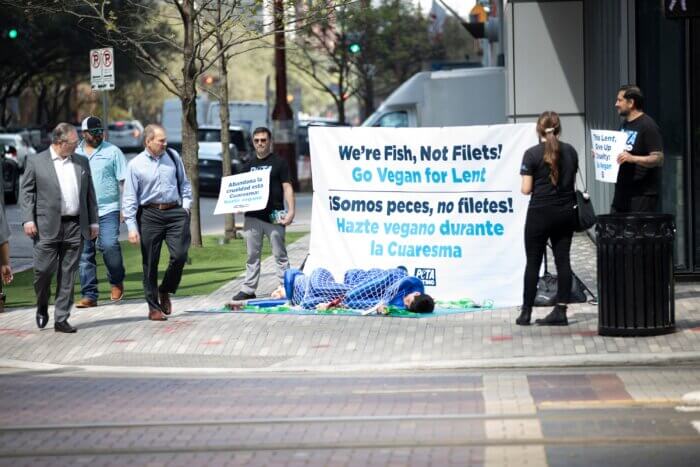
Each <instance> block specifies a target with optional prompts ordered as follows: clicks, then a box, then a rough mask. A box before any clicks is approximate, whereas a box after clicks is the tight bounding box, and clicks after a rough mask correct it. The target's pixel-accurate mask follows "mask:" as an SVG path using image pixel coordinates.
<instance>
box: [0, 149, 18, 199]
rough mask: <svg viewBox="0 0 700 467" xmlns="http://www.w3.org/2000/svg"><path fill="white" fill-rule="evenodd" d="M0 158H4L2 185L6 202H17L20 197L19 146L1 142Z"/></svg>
mask: <svg viewBox="0 0 700 467" xmlns="http://www.w3.org/2000/svg"><path fill="white" fill-rule="evenodd" d="M0 158H2V165H1V167H2V185H3V189H4V190H3V191H4V196H5V204H16V203H17V200H18V199H19V173H20V170H19V165H18V164H17V148H15V147H14V146H10V145H8V144H1V143H0Z"/></svg>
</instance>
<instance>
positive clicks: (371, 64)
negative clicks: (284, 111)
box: [290, 0, 445, 122]
mask: <svg viewBox="0 0 700 467" xmlns="http://www.w3.org/2000/svg"><path fill="white" fill-rule="evenodd" d="M328 18H329V19H328V21H326V22H322V23H317V24H313V25H310V26H309V27H307V28H304V29H303V30H302V31H300V33H299V34H298V35H297V38H296V42H295V45H296V50H295V51H294V54H293V55H292V58H291V60H290V61H291V63H292V65H293V66H294V67H295V68H296V69H297V70H298V71H299V72H300V73H301V74H302V75H306V78H307V80H308V81H310V82H312V83H313V84H314V86H315V88H316V89H318V90H320V91H323V92H326V93H327V94H328V95H330V96H331V98H332V99H333V101H334V102H335V104H336V107H337V112H338V119H339V120H340V121H341V122H342V121H344V120H345V107H346V105H347V103H346V100H347V99H348V98H349V97H351V96H356V97H358V98H359V101H360V107H361V108H362V117H363V118H364V117H366V116H367V115H369V114H370V113H371V112H372V111H373V110H374V101H375V97H376V96H386V95H388V94H389V93H390V92H391V91H393V90H394V89H395V88H396V87H397V86H398V85H399V84H401V83H402V82H404V81H405V80H406V79H408V78H409V77H410V76H412V75H413V74H415V73H417V72H418V71H420V70H422V69H423V68H424V67H425V64H426V63H427V62H429V61H431V60H436V59H442V58H444V55H445V48H444V45H443V44H442V43H440V42H435V41H433V40H432V38H431V37H430V36H429V26H430V21H429V19H428V18H426V17H425V16H424V15H423V13H422V12H421V11H420V9H419V7H418V6H416V5H414V4H413V3H411V2H405V1H399V0H381V2H380V3H379V4H378V5H373V4H372V3H371V2H370V1H369V0H361V1H359V2H356V3H352V4H348V5H347V6H345V7H343V8H342V9H337V8H336V9H335V10H334V14H332V15H329V16H328ZM352 44H357V46H358V47H359V51H357V50H355V51H350V50H349V46H350V45H352Z"/></svg>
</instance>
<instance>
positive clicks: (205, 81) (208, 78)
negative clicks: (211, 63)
mask: <svg viewBox="0 0 700 467" xmlns="http://www.w3.org/2000/svg"><path fill="white" fill-rule="evenodd" d="M201 81H202V85H203V86H206V87H211V86H213V85H214V84H216V83H217V82H218V81H219V78H218V77H216V76H214V75H202V78H201Z"/></svg>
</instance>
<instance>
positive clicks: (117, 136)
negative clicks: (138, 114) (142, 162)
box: [107, 120, 143, 152]
mask: <svg viewBox="0 0 700 467" xmlns="http://www.w3.org/2000/svg"><path fill="white" fill-rule="evenodd" d="M107 141H109V142H110V143H112V144H114V145H115V146H117V147H118V148H119V149H121V150H122V151H124V152H126V151H140V150H141V149H143V125H141V122H139V121H138V120H118V121H116V122H112V123H110V124H109V125H107Z"/></svg>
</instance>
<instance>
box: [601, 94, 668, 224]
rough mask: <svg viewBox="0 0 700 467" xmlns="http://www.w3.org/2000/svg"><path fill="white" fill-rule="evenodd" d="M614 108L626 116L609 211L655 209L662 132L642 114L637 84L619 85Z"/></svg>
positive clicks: (624, 211)
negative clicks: (618, 166)
mask: <svg viewBox="0 0 700 467" xmlns="http://www.w3.org/2000/svg"><path fill="white" fill-rule="evenodd" d="M615 108H616V109H617V113H618V114H619V115H620V116H621V117H624V119H625V120H624V122H623V123H622V126H621V128H620V130H621V131H623V132H625V133H626V134H627V142H626V145H625V150H624V151H622V152H621V153H620V154H619V155H618V156H617V163H618V164H620V169H619V172H618V175H617V183H616V185H615V197H614V198H613V203H612V208H611V212H613V213H626V212H655V211H656V210H657V207H658V201H659V179H660V178H661V166H662V165H663V163H664V153H663V142H662V139H661V132H660V131H659V127H658V125H657V124H656V122H655V121H654V120H653V119H652V118H651V117H649V116H648V115H647V114H645V113H644V110H643V109H644V95H643V94H642V91H641V89H639V88H638V87H637V86H632V85H625V86H622V87H621V88H620V89H619V90H618V92H617V100H616V101H615Z"/></svg>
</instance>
